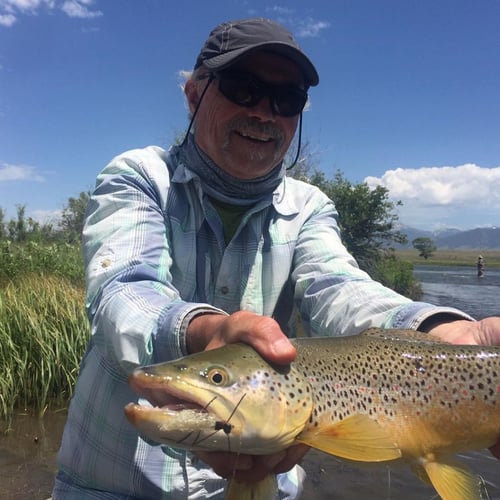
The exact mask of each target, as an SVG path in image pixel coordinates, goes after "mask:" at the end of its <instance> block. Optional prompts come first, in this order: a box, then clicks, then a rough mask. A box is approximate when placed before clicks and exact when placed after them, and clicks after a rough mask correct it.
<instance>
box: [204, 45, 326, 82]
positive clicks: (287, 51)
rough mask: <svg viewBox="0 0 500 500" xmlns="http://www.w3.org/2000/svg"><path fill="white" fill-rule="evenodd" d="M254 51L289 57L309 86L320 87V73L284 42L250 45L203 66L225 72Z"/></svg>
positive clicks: (207, 62)
mask: <svg viewBox="0 0 500 500" xmlns="http://www.w3.org/2000/svg"><path fill="white" fill-rule="evenodd" d="M254 50H268V51H270V52H274V53H276V54H280V55H283V56H285V57H287V58H288V59H290V60H292V61H293V62H295V63H296V64H297V65H298V66H299V67H300V69H301V70H302V72H303V74H304V77H305V80H306V83H307V85H308V86H311V87H314V86H316V85H318V83H319V76H318V73H317V71H316V68H315V67H314V65H313V63H312V62H311V61H310V60H309V59H308V57H307V56H305V55H304V54H303V53H302V52H301V51H300V50H297V49H296V48H295V47H293V46H291V45H288V44H287V43H282V42H272V43H270V42H263V43H257V44H254V45H249V46H247V47H243V48H241V49H236V50H232V51H230V52H226V53H225V54H220V55H218V56H214V57H211V58H210V59H205V60H204V61H203V64H204V65H205V66H206V67H207V68H209V69H213V70H223V69H226V68H228V67H230V66H232V65H233V64H234V63H235V62H236V61H238V60H239V59H241V58H242V57H243V56H245V55H248V53H249V52H252V51H254Z"/></svg>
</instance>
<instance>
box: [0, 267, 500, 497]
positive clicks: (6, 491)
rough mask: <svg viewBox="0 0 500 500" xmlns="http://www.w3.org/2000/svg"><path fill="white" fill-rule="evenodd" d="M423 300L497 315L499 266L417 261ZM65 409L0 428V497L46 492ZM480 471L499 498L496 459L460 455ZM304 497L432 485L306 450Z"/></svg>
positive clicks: (413, 493) (395, 470) (401, 468)
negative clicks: (479, 271) (481, 268)
mask: <svg viewBox="0 0 500 500" xmlns="http://www.w3.org/2000/svg"><path fill="white" fill-rule="evenodd" d="M415 275H416V277H417V278H418V279H419V280H420V281H421V282H422V286H423V291H424V297H423V300H425V301H428V302H432V303H434V304H438V305H445V306H453V307H457V308H459V309H461V310H463V311H465V312H467V313H469V314H470V315H472V316H474V317H475V318H476V319H481V318H484V317H486V316H494V315H496V316H499V315H500V269H491V270H489V269H486V274H485V276H484V277H483V278H478V277H477V276H476V270H475V268H473V267H471V268H463V267H453V266H446V267H444V266H417V267H416V269H415ZM64 420H65V415H64V413H62V412H58V413H48V414H46V416H45V417H44V418H43V419H35V418H33V417H30V416H28V415H23V414H17V415H16V416H15V417H14V419H13V421H12V429H13V431H12V432H11V433H9V434H7V435H1V434H0V498H2V499H7V500H27V499H30V500H45V499H47V498H48V497H49V496H50V490H51V487H52V481H53V476H54V472H55V455H56V452H57V449H58V447H59V443H60V439H61V434H62V428H63V425H64ZM460 460H462V461H463V462H465V463H466V464H467V465H468V466H469V467H470V468H472V470H473V471H474V472H475V473H476V474H478V476H480V478H481V480H482V481H483V483H484V487H485V494H484V498H489V499H491V500H493V499H495V500H500V480H499V479H498V478H499V477H500V474H499V472H500V462H499V461H497V460H496V459H495V458H493V457H492V456H491V455H490V454H489V453H488V452H487V451H484V452H474V453H470V454H467V455H464V456H462V457H460ZM303 466H304V468H305V469H306V471H307V479H306V484H305V492H304V495H303V499H304V500H354V499H356V500H358V499H370V500H431V499H437V498H438V497H437V496H436V494H435V492H434V490H433V489H432V488H431V487H430V486H428V485H426V484H424V483H422V482H420V481H419V480H418V479H417V478H416V477H415V475H414V474H413V473H412V472H411V470H410V468H409V467H408V466H407V465H404V464H396V465H393V464H391V465H384V464H382V465H380V464H379V465H373V464H367V465H360V464H358V463H351V462H347V461H345V460H339V459H337V458H335V457H332V456H329V455H326V454H324V453H321V452H318V451H316V450H311V452H309V453H308V455H307V456H306V458H305V460H304V462H303Z"/></svg>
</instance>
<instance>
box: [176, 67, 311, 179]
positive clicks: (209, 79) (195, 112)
mask: <svg viewBox="0 0 500 500" xmlns="http://www.w3.org/2000/svg"><path fill="white" fill-rule="evenodd" d="M214 78H215V77H214V75H213V74H210V76H209V77H208V82H207V84H206V85H205V88H204V89H203V92H202V93H201V96H200V98H199V99H198V104H196V108H194V112H193V114H192V116H191V120H189V125H188V128H187V130H186V134H185V135H184V139H182V142H181V146H184V144H185V143H186V141H187V139H188V137H189V132H191V128H192V127H193V123H194V119H195V118H196V114H197V113H198V110H199V109H200V105H201V101H202V100H203V97H205V94H206V92H207V90H208V86H209V85H210V84H211V83H212V82H213V81H214ZM301 145H302V111H301V112H300V115H299V140H298V142H297V153H296V154H295V158H294V160H293V162H292V163H291V165H290V166H288V167H286V169H287V170H291V169H292V168H293V167H295V164H296V163H297V161H298V159H299V155H300V148H301Z"/></svg>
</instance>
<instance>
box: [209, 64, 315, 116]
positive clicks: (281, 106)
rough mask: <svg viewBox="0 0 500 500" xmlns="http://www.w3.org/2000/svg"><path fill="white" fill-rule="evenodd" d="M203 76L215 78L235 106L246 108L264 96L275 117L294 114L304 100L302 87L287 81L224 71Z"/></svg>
mask: <svg viewBox="0 0 500 500" xmlns="http://www.w3.org/2000/svg"><path fill="white" fill-rule="evenodd" d="M204 77H205V78H206V77H209V78H210V79H212V80H213V79H215V80H217V82H218V87H219V91H220V92H221V94H222V95H223V96H224V97H226V98H227V99H229V100H230V101H231V102H233V103H234V104H237V105H238V106H244V107H248V108H250V107H252V106H255V105H256V104H258V103H259V102H260V101H261V100H262V98H263V97H268V98H269V101H270V103H271V109H272V110H273V113H275V114H277V115H279V116H286V117H290V116H296V115H298V114H299V113H301V112H302V110H303V109H304V106H305V105H306V102H307V91H306V90H304V89H301V88H300V87H298V86H296V85H291V84H288V85H271V84H269V83H265V82H263V81H261V80H259V79H258V78H256V77H255V76H254V75H251V74H249V73H244V72H239V71H234V70H232V71H229V70H226V71H219V72H214V73H209V74H208V75H204Z"/></svg>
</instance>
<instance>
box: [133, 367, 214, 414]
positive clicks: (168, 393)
mask: <svg viewBox="0 0 500 500" xmlns="http://www.w3.org/2000/svg"><path fill="white" fill-rule="evenodd" d="M173 380H174V379H173V378H172V377H159V376H157V375H153V374H151V373H148V372H147V371H145V370H144V369H137V370H134V371H133V372H132V374H131V375H130V377H129V385H130V387H131V388H132V390H133V391H134V392H135V393H136V394H137V395H138V396H139V397H141V398H144V399H147V400H148V401H149V402H150V403H151V404H152V407H149V406H148V407H147V408H148V409H149V410H150V411H163V412H167V413H173V412H181V411H184V410H190V411H195V412H199V413H209V411H208V409H207V408H208V406H209V405H210V403H211V402H212V401H213V399H212V401H208V402H203V401H200V400H199V399H198V398H196V396H195V395H194V394H193V393H192V392H190V391H189V390H188V389H189V388H188V387H186V388H185V390H180V389H178V388H177V387H176V384H173V383H172V382H173ZM214 399H215V397H214ZM131 404H133V403H131ZM136 406H143V407H144V405H140V404H137V405H136Z"/></svg>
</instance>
